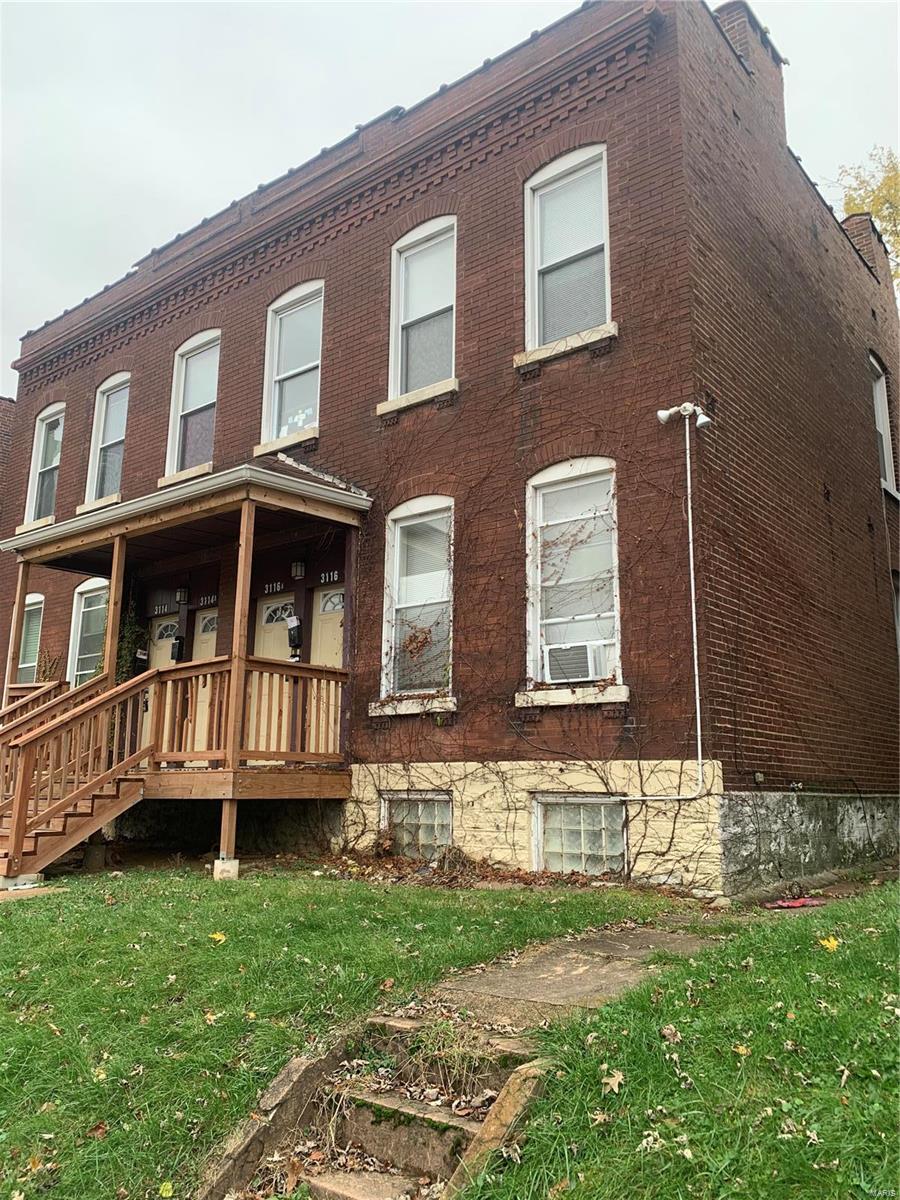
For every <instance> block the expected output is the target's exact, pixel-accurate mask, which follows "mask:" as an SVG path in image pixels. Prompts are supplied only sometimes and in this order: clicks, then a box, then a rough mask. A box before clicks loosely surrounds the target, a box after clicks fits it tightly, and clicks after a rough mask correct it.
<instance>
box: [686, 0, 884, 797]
mask: <svg viewBox="0 0 900 1200" xmlns="http://www.w3.org/2000/svg"><path fill="white" fill-rule="evenodd" d="M729 7H730V8H732V9H735V8H736V9H743V8H744V6H743V5H731V6H729ZM678 25H679V34H678V39H679V48H680V51H681V55H682V61H683V70H682V80H683V89H684V91H683V94H684V129H685V149H686V158H685V161H686V166H687V178H688V184H689V191H690V202H691V213H692V226H693V231H694V233H693V243H692V286H693V292H694V300H695V304H694V347H695V354H696V380H697V383H696V387H697V392H698V394H700V395H708V396H709V397H711V398H713V400H714V404H715V425H714V427H713V428H712V430H711V431H710V433H709V435H707V436H705V438H704V441H703V445H702V447H701V450H700V459H701V478H700V484H699V496H698V508H699V513H700V519H701V536H702V541H703V545H702V561H701V573H702V577H703V585H702V586H703V603H704V612H705V619H704V622H703V643H704V647H705V656H704V657H705V671H704V675H705V689H706V701H707V704H708V721H709V748H710V753H711V754H712V755H713V756H714V757H717V758H721V759H722V760H723V763H724V767H725V778H726V784H727V785H729V786H734V787H743V786H752V785H753V775H754V773H755V772H756V771H761V772H763V773H764V775H765V785H764V786H765V787H766V788H767V789H771V788H777V787H779V786H783V785H786V784H788V783H790V782H791V781H797V782H802V783H804V784H805V785H806V786H807V788H809V787H810V785H812V784H814V783H816V784H822V785H824V786H825V787H826V788H828V789H840V790H849V791H853V790H855V789H856V788H857V787H858V788H860V789H862V790H876V789H882V790H885V791H889V792H896V790H897V753H896V751H897V706H896V699H897V649H896V644H895V640H894V626H893V620H892V611H891V594H890V571H889V558H888V552H887V543H886V532H887V527H888V526H896V522H897V504H896V502H895V501H894V500H893V499H892V498H890V497H888V496H885V497H883V495H882V490H881V487H880V486H879V470H878V457H877V449H876V443H875V431H874V420H873V408H872V392H871V382H870V377H869V369H868V352H869V351H870V350H872V351H874V352H876V353H877V354H878V355H879V357H880V358H881V359H882V360H883V361H884V362H885V363H886V364H887V366H888V370H889V373H890V376H891V377H892V384H893V399H894V402H895V403H896V380H897V378H898V375H897V372H898V361H897V332H898V330H897V309H896V305H895V301H894V295H893V290H892V287H891V284H890V276H889V272H888V270H887V261H886V258H885V256H884V252H883V247H879V248H878V250H877V255H878V256H879V259H880V261H879V259H876V260H875V263H876V268H877V270H878V278H876V277H875V275H873V273H872V271H871V270H870V269H869V267H868V266H867V265H866V263H865V262H863V261H862V259H861V258H860V257H859V255H858V254H857V253H856V250H855V249H854V246H853V245H852V244H851V242H850V240H849V238H848V237H847V236H846V235H845V233H844V231H843V230H842V229H841V227H840V225H839V224H838V223H837V222H836V221H835V220H834V218H833V216H832V214H831V213H830V212H829V211H828V209H827V207H826V205H825V204H824V203H823V201H822V200H821V199H820V197H819V196H818V195H817V194H816V192H815V190H814V189H813V187H812V185H811V184H810V182H809V181H808V179H807V178H806V177H805V175H804V173H803V171H802V170H801V168H800V167H799V165H798V164H797V162H796V161H795V160H794V158H793V157H792V155H791V153H790V151H789V150H788V149H787V148H786V146H785V145H784V144H783V142H781V140H780V139H779V138H777V137H775V136H773V133H772V130H773V125H772V123H771V121H770V115H771V92H770V88H769V81H767V80H766V79H760V77H759V76H758V75H754V76H751V75H749V74H748V73H747V72H746V71H744V70H743V68H742V67H741V65H740V64H739V63H738V62H737V60H736V59H735V56H734V55H733V54H732V53H731V50H730V48H729V46H728V44H727V43H726V41H725V39H724V37H716V36H714V30H713V29H712V27H711V22H710V21H709V18H708V16H707V14H706V13H705V12H704V11H703V10H702V9H700V8H699V7H697V6H695V5H688V4H685V5H679V7H678ZM747 36H748V37H749V38H753V37H754V36H756V37H757V39H758V34H755V32H754V30H753V28H752V26H751V27H750V29H749V30H748V31H747ZM776 36H777V31H776ZM873 242H874V239H873ZM873 253H876V252H875V251H874V250H873Z"/></svg>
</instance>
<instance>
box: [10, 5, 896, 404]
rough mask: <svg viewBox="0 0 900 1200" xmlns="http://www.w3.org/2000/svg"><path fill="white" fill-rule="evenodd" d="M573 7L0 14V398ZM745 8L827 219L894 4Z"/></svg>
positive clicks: (890, 81) (864, 115) (891, 89)
mask: <svg viewBox="0 0 900 1200" xmlns="http://www.w3.org/2000/svg"><path fill="white" fill-rule="evenodd" d="M573 7H574V6H573V5H572V4H553V3H478V4H470V3H421V2H419V3H414V2H407V3H394V4H381V3H370V4H340V3H330V4H292V3H286V4H267V3H256V4H244V3H236V4H221V3H199V4H169V3H155V4H119V3H108V4H81V3H73V4H40V3H27V4H26V3H8V4H4V5H3V6H2V9H0V35H2V49H0V68H2V76H0V87H2V189H0V204H2V212H0V252H2V262H0V286H2V296H0V300H2V307H0V324H2V347H0V352H2V360H3V361H2V368H3V373H2V378H0V392H2V393H3V394H6V395H14V394H15V388H16V373H15V372H14V371H12V370H11V369H10V368H9V366H8V364H9V363H10V362H11V361H12V360H13V359H14V358H15V357H16V356H17V355H18V352H19V341H18V340H19V338H20V337H21V335H22V334H23V333H24V332H25V330H27V329H31V328H33V327H35V326H36V325H39V324H41V323H42V322H43V321H45V320H46V319H47V318H49V317H52V316H55V315H57V314H58V313H60V312H61V311H62V310H63V309H64V308H70V307H72V306H73V305H75V304H77V303H78V302H79V301H80V300H82V299H83V297H85V296H87V295H90V294H91V293H92V292H95V291H97V290H98V289H99V288H101V287H102V286H103V285H104V284H105V283H109V282H110V281H112V280H114V279H117V278H118V277H119V276H120V275H122V274H123V273H124V272H125V271H126V270H127V269H128V268H129V267H130V266H131V264H132V263H134V261H135V260H136V259H138V258H140V257H141V256H142V255H143V254H145V253H146V252H147V251H148V250H149V249H150V248H151V247H153V246H159V245H161V244H162V243H164V242H166V241H167V240H168V239H169V238H171V237H172V236H173V235H174V234H176V233H179V232H181V231H183V230H185V229H187V228H189V227H190V226H191V225H193V224H196V223H197V222H198V221H199V220H201V219H202V218H203V217H204V216H208V215H210V214H212V213H214V212H216V211H218V210H219V209H221V208H223V207H225V206H226V205H227V204H228V203H230V201H231V200H233V199H235V198H237V197H240V196H243V195H245V194H246V193H247V192H250V191H252V190H253V189H254V188H255V187H256V185H257V184H259V183H261V182H264V181H267V180H270V179H273V178H275V177H276V176H278V175H281V174H282V173H283V172H284V171H285V170H286V169H287V168H288V167H291V166H296V165H298V164H299V163H302V162H303V161H304V160H305V159H307V158H309V157H310V156H312V155H313V154H316V153H318V151H319V150H320V148H321V147H322V146H327V145H331V144H332V143H334V142H336V141H338V140H340V139H341V138H342V137H344V136H345V135H346V134H347V133H349V132H350V131H351V130H352V129H353V127H354V125H356V124H358V123H360V122H364V121H367V120H369V119H371V118H372V117H374V116H376V115H378V114H379V113H381V112H384V111H385V109H388V108H391V107H392V106H393V105H396V104H402V105H405V106H408V105H410V104H412V103H413V102H415V101H416V100H418V99H419V98H421V97H422V96H425V95H427V94H428V93H430V92H432V91H434V90H435V89H436V88H437V87H438V85H440V84H441V83H444V82H449V81H452V80H453V79H455V78H457V77H458V76H459V75H461V74H463V73H465V72H466V71H468V70H470V69H472V68H473V67H475V66H477V65H478V64H479V63H480V62H482V61H483V59H485V58H487V57H490V56H493V55H496V54H498V53H499V52H500V51H502V50H504V49H506V48H507V47H509V46H511V45H513V44H514V43H516V42H518V41H521V40H522V39H523V38H525V37H527V36H528V34H529V33H530V32H531V30H533V29H538V28H541V27H542V26H544V25H547V24H549V23H550V22H551V21H553V20H555V19H557V18H558V17H560V16H562V15H563V14H564V13H565V12H567V11H570V10H571V9H572V8H573ZM754 8H755V11H756V13H757V14H758V16H759V18H760V20H761V21H762V22H763V23H764V24H766V25H768V26H769V28H770V31H771V35H772V38H773V40H774V41H775V44H776V45H777V46H778V48H779V50H780V51H781V53H782V54H783V55H785V57H787V58H788V59H790V62H791V65H790V67H788V68H786V69H785V79H786V88H787V117H788V137H789V140H790V143H791V145H792V147H793V148H794V150H795V151H796V152H797V153H799V154H800V155H801V156H802V157H803V162H804V165H805V167H806V168H807V170H808V171H809V172H810V174H811V175H812V177H813V178H814V179H816V180H817V181H818V182H819V183H820V185H822V189H823V191H824V192H825V194H826V195H827V197H828V198H829V200H831V201H833V202H834V201H836V200H837V199H838V196H839V193H838V192H837V190H836V188H835V187H834V181H835V180H836V178H837V172H838V168H839V166H840V165H841V164H842V163H856V162H862V161H863V160H864V159H865V157H866V155H867V154H868V152H869V150H870V149H871V148H872V146H873V145H874V144H876V143H882V144H889V145H892V146H896V145H897V76H898V70H897V40H898V22H897V11H898V10H897V4H896V2H895V0H886V2H884V3H882V2H879V0H860V2H855V3H849V2H846V0H835V2H833V3H829V2H825V0H793V2H790V0H770V2H768V3H757V4H755V5H754Z"/></svg>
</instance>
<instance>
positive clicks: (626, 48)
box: [19, 5, 659, 395]
mask: <svg viewBox="0 0 900 1200" xmlns="http://www.w3.org/2000/svg"><path fill="white" fill-rule="evenodd" d="M658 20H659V13H658V11H657V10H656V9H655V8H653V6H649V5H647V6H644V7H643V8H636V9H635V10H634V13H633V14H628V20H627V21H624V22H623V21H619V22H617V23H616V24H615V27H614V28H612V29H610V31H609V36H608V37H604V36H603V34H604V30H603V29H600V30H597V31H596V35H594V36H593V37H588V38H585V39H583V41H582V43H581V44H580V48H579V49H577V50H576V51H575V52H573V51H572V50H571V49H564V50H562V51H561V52H560V53H559V54H558V55H557V56H556V57H554V58H553V59H552V60H550V62H548V63H547V64H546V68H545V70H544V73H543V76H542V78H541V79H540V80H536V79H534V78H532V77H531V75H532V74H533V73H532V72H529V73H527V78H526V80H525V81H524V82H522V83H521V84H519V85H518V86H515V87H514V86H512V85H508V86H506V87H504V88H500V89H498V91H497V93H496V94H495V95H494V96H492V97H490V98H487V99H485V100H484V101H483V102H481V103H480V104H479V106H478V111H477V113H470V112H468V111H466V109H465V106H463V108H462V112H461V115H460V117H459V118H458V119H457V120H456V121H455V122H450V121H446V122H443V123H441V124H439V125H438V126H436V127H435V128H434V129H432V130H430V131H428V133H427V134H425V135H423V136H422V137H421V138H418V139H413V144H412V145H410V146H409V147H408V148H404V147H402V146H401V147H398V149H397V151H396V154H395V155H394V156H393V158H392V161H391V163H390V169H389V170H388V171H387V172H385V164H384V162H383V161H382V160H376V161H375V162H369V163H367V162H362V163H361V164H360V165H359V167H358V168H357V169H356V170H355V174H354V175H351V177H350V178H348V179H345V180H344V181H343V182H342V183H340V184H330V185H328V187H327V189H326V192H327V194H326V195H325V196H323V197H321V198H317V197H312V198H311V199H310V200H309V201H305V200H303V199H300V198H298V209H297V210H295V211H294V212H292V213H291V214H289V215H288V216H284V215H281V216H280V217H278V218H276V219H275V221H274V222H273V223H271V224H269V226H268V227H265V228H257V229H255V230H247V231H246V233H245V235H244V239H243V244H242V245H241V246H240V247H236V246H234V245H233V244H229V245H227V246H225V247H224V248H221V249H220V251H219V258H218V260H216V259H215V258H214V254H215V253H216V250H215V246H214V245H212V246H211V247H210V249H209V252H208V258H207V260H206V262H199V263H198V262H195V261H191V259H190V256H188V255H183V256H179V255H175V258H176V260H178V259H179V258H184V259H186V260H187V261H186V262H182V263H181V265H180V266H178V267H176V270H175V271H174V272H173V273H172V274H171V275H170V276H169V277H162V278H159V277H157V278H156V279H151V280H150V281H148V282H149V286H148V288H147V289H146V292H145V293H144V294H132V295H130V296H128V297H126V298H125V299H124V300H123V301H122V303H121V304H120V306H119V309H118V311H115V310H112V311H111V310H106V311H103V312H100V313H98V314H96V315H95V316H90V317H88V318H87V319H86V321H85V326H84V328H83V329H82V330H81V331H72V332H71V333H69V334H68V335H64V337H65V341H64V343H63V344H62V345H58V344H57V345H54V344H50V345H48V346H46V347H45V348H44V349H39V350H36V351H35V352H34V353H33V354H31V355H27V354H26V355H24V356H23V357H22V359H20V362H19V370H20V379H21V382H20V388H21V391H20V394H22V395H24V394H27V393H28V392H30V391H31V390H32V389H35V388H38V387H45V386H46V385H47V384H48V383H52V382H54V381H56V380H59V379H61V378H63V377H64V376H66V375H67V374H69V373H70V372H72V371H73V370H75V369H77V368H80V367H81V366H83V365H84V364H85V363H88V362H93V361H97V360H98V359H99V358H101V357H104V356H106V355H107V354H109V353H112V352H114V351H117V350H119V349H121V348H122V347H124V346H127V345H128V344H129V343H130V342H132V341H133V340H134V339H136V338H140V337H144V336H146V335H147V334H148V333H150V332H153V331H154V330H156V329H158V328H160V327H162V326H164V325H165V324H167V323H169V322H172V321H174V320H175V319H176V318H177V319H179V320H183V318H184V317H185V315H186V314H189V313H199V312H200V310H201V309H203V308H205V306H206V305H208V304H210V303H211V302H214V301H216V300H225V299H226V298H227V296H228V295H229V293H231V292H233V291H234V290H236V289H239V288H241V287H243V286H245V285H246V284H247V283H248V282H250V281H252V280H256V279H259V278H261V277H263V276H265V275H266V274H268V273H270V272H274V271H278V272H283V271H285V270H286V269H287V268H288V267H295V269H296V270H297V271H298V277H299V276H300V275H307V277H308V278H318V277H319V276H317V275H315V274H307V272H308V270H309V268H308V267H306V266H301V265H300V260H302V259H306V256H308V255H312V254H315V253H316V251H318V250H320V249H321V248H322V247H323V246H325V245H326V244H327V243H329V242H331V241H333V240H334V239H335V238H337V237H340V236H342V235H344V234H346V233H347V232H349V231H350V230H352V229H354V228H357V227H359V226H361V225H364V224H367V223H368V222H370V221H372V220H374V219H375V218H381V217H385V216H389V215H391V214H392V213H394V212H399V211H400V210H401V209H404V210H405V209H407V208H409V206H411V205H412V206H416V207H417V208H418V209H419V210H420V211H423V212H424V211H426V209H427V208H428V207H429V206H431V205H435V204H436V205H437V209H442V210H443V211H447V208H446V206H447V202H448V201H447V192H446V191H443V192H442V193H441V195H442V196H443V197H444V198H443V199H441V198H440V197H437V196H431V195H429V194H428V193H430V192H431V191H432V190H433V189H435V188H438V187H441V188H446V186H447V184H448V183H452V181H453V180H455V179H456V178H458V177H459V176H461V175H462V174H464V173H466V172H468V171H469V170H471V169H472V167H474V166H476V165H480V164H482V163H484V162H486V161H487V160H489V159H491V158H494V157H496V156H497V155H499V154H500V153H502V152H503V151H505V150H509V149H513V148H515V147H517V146H518V145H520V144H521V143H523V142H525V141H528V140H532V139H541V140H542V145H545V144H546V137H547V134H548V132H550V131H552V130H554V128H555V127H556V126H557V125H559V124H562V123H564V122H568V121H571V120H573V119H577V116H578V114H579V113H581V112H583V110H584V105H585V100H586V97H588V96H590V102H591V103H592V104H593V103H597V102H599V101H600V100H602V99H603V97H604V96H605V95H606V94H607V93H608V92H610V91H612V90H621V89H622V88H623V87H625V86H626V84H628V83H630V82H632V81H633V80H635V79H638V78H640V77H641V76H642V74H643V71H644V68H645V66H646V63H647V60H648V58H649V54H650V51H651V48H652V45H653V39H654V30H655V26H656V24H657V22H658ZM585 43H587V44H585ZM394 119H396V120H398V121H400V120H402V117H400V116H398V117H395V118H394ZM593 124H594V123H593V122H591V123H583V127H584V128H585V129H586V128H587V127H588V126H589V125H593ZM578 128H579V129H582V126H579V127H578ZM570 132H571V133H574V132H575V130H572V131H570ZM570 132H566V131H564V130H560V131H559V133H558V134H557V137H556V139H555V141H554V144H557V143H558V144H567V141H568V138H569V136H570ZM591 136H593V135H591ZM541 153H542V154H543V155H544V156H545V157H546V152H545V151H542V152H541ZM555 153H556V152H554V154H553V156H554V157H555ZM354 161H356V162H358V161H359V160H351V171H352V170H353V163H354ZM301 175H302V172H301ZM305 182H306V181H305V180H303V179H302V178H299V179H298V185H302V184H304V183H305ZM304 203H308V205H309V207H308V208H307V209H306V211H304V210H303V208H302V205H303V204H304ZM238 207H239V208H243V207H244V202H243V201H242V202H241V205H239V206H238ZM435 215H441V213H440V212H438V211H437V210H436V211H435ZM404 219H405V217H400V216H398V217H397V219H396V220H395V222H394V223H393V225H392V226H389V229H395V228H399V227H400V226H401V224H402V223H403V221H404ZM423 219H427V218H423ZM416 223H418V220H417V221H416ZM232 228H233V226H232ZM225 232H226V234H227V232H228V231H227V230H226V231H225ZM386 237H387V234H386ZM215 240H216V239H211V241H212V242H213V243H214V242H215ZM393 240H396V238H394V239H393ZM386 244H387V245H390V242H387V243H386ZM193 250H194V251H195V252H196V247H193ZM306 261H307V263H310V266H311V265H312V264H311V262H310V260H309V259H306ZM144 269H145V268H144V267H141V268H140V270H141V271H142V270H144ZM163 270H164V267H161V268H160V270H159V271H157V272H155V274H156V275H157V276H159V275H161V273H162V271H163ZM178 272H180V273H181V274H180V278H179V277H177V276H178ZM150 273H151V275H152V274H153V273H154V272H153V271H152V268H151V272H150ZM138 274H140V271H139V272H138ZM125 283H126V284H127V285H131V286H132V287H133V286H134V283H135V280H134V278H132V277H129V278H128V279H126V281H125ZM110 290H111V291H112V290H113V289H110ZM111 302H112V303H115V301H114V298H112V297H111ZM198 321H200V322H201V325H200V327H202V326H203V325H204V324H210V323H215V322H212V321H210V320H207V318H205V317H203V318H201V317H198Z"/></svg>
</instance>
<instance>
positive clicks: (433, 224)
mask: <svg viewBox="0 0 900 1200" xmlns="http://www.w3.org/2000/svg"><path fill="white" fill-rule="evenodd" d="M448 237H452V239H453V269H452V272H451V281H450V283H451V291H452V295H453V332H452V334H451V343H450V375H449V376H448V377H447V379H445V380H435V382H434V383H431V384H427V385H426V387H424V388H420V389H418V390H419V391H429V392H432V391H433V392H435V394H437V393H438V392H440V391H441V390H448V391H449V390H453V389H455V387H456V380H455V376H456V217H455V216H446V217H435V218H434V219H433V220H431V221H426V222H425V223H424V224H423V225H418V226H417V227H416V228H415V229H412V230H410V232H409V233H406V234H404V235H403V237H402V238H400V239H399V240H398V241H396V242H394V244H393V246H392V247H391V338H390V355H389V357H390V370H389V379H390V384H389V390H388V399H389V400H397V399H399V398H400V397H401V396H403V395H415V394H416V393H415V392H409V393H405V392H403V391H402V390H401V389H402V379H403V329H402V316H403V259H404V257H405V256H406V255H407V254H408V253H409V252H410V251H411V250H421V249H422V248H423V246H425V245H427V244H428V243H431V242H438V241H441V240H443V239H444V238H448ZM432 315H434V314H432Z"/></svg>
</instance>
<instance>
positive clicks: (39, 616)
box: [16, 596, 44, 683]
mask: <svg viewBox="0 0 900 1200" xmlns="http://www.w3.org/2000/svg"><path fill="white" fill-rule="evenodd" d="M43 620H44V597H43V596H39V597H37V598H35V599H29V600H28V602H27V603H26V605H25V614H24V618H23V621H22V640H21V642H20V643H19V667H18V671H17V672H16V682H17V683H35V682H36V681H37V664H38V653H39V652H40V648H41V624H42V623H43Z"/></svg>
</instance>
